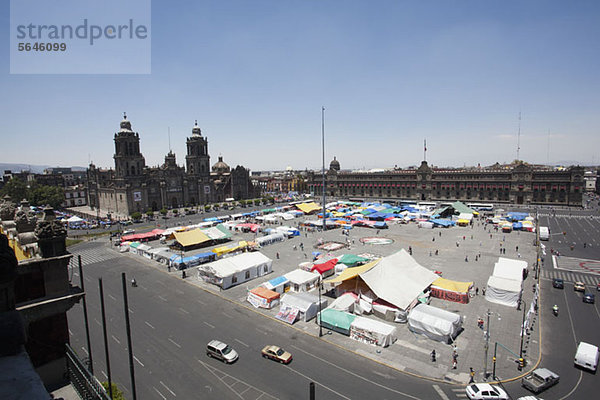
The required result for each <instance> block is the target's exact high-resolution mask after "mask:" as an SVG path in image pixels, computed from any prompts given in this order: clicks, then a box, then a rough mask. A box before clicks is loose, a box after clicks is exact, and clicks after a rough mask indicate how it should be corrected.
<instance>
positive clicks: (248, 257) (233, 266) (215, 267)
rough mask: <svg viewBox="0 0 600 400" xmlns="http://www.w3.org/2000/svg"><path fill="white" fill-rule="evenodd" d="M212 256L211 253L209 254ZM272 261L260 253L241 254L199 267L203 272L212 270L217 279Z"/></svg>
mask: <svg viewBox="0 0 600 400" xmlns="http://www.w3.org/2000/svg"><path fill="white" fill-rule="evenodd" d="M210 254H213V253H210ZM269 262H272V260H271V259H270V258H269V257H267V256H265V255H264V254H262V253H260V252H252V253H242V254H238V255H237V256H232V257H227V258H222V259H220V260H217V261H213V262H211V263H209V264H205V265H202V266H200V267H199V268H201V269H203V270H212V271H213V272H214V274H215V275H216V276H218V277H221V278H223V277H225V276H229V275H233V274H235V273H237V272H241V271H244V270H246V269H248V268H251V267H255V266H257V265H260V264H263V263H269Z"/></svg>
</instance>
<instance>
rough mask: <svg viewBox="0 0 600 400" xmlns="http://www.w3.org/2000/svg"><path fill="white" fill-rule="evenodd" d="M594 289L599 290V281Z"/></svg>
mask: <svg viewBox="0 0 600 400" xmlns="http://www.w3.org/2000/svg"><path fill="white" fill-rule="evenodd" d="M596 290H597V291H599V292H600V282H598V284H597V285H596Z"/></svg>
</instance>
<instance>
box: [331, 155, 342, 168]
mask: <svg viewBox="0 0 600 400" xmlns="http://www.w3.org/2000/svg"><path fill="white" fill-rule="evenodd" d="M329 169H333V170H336V171H339V170H340V162H339V161H338V160H336V159H335V157H333V160H332V161H331V163H330V164H329Z"/></svg>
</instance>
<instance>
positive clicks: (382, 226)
mask: <svg viewBox="0 0 600 400" xmlns="http://www.w3.org/2000/svg"><path fill="white" fill-rule="evenodd" d="M387 227H388V226H387V224H386V223H385V222H375V223H374V224H373V228H376V229H387Z"/></svg>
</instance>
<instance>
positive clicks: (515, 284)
mask: <svg viewBox="0 0 600 400" xmlns="http://www.w3.org/2000/svg"><path fill="white" fill-rule="evenodd" d="M521 290H522V288H521V281H516V280H514V279H506V278H500V277H497V276H493V275H492V276H490V278H489V279H488V282H487V290H486V291H485V299H486V300H487V301H490V302H492V303H497V304H502V305H505V306H509V307H516V306H517V305H518V304H519V299H520V298H521Z"/></svg>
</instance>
